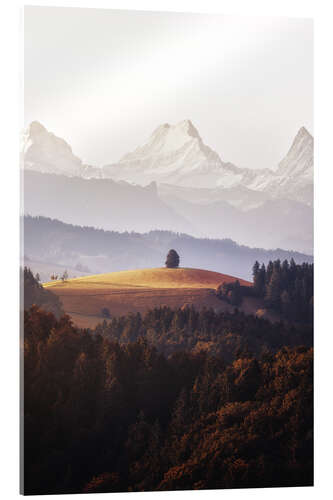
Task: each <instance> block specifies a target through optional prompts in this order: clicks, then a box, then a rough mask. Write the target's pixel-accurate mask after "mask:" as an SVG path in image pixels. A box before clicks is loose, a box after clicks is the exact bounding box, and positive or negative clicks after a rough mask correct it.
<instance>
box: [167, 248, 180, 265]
mask: <svg viewBox="0 0 333 500" xmlns="http://www.w3.org/2000/svg"><path fill="white" fill-rule="evenodd" d="M165 265H166V267H171V268H175V267H178V266H179V255H178V253H177V252H176V250H173V249H171V250H169V253H168V255H167V258H166V261H165Z"/></svg>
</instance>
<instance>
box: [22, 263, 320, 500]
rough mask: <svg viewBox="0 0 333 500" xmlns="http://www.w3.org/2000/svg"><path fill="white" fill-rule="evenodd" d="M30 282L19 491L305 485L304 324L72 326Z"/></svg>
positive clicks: (186, 320) (201, 314) (160, 314)
mask: <svg viewBox="0 0 333 500" xmlns="http://www.w3.org/2000/svg"><path fill="white" fill-rule="evenodd" d="M24 279H25V290H26V293H27V296H26V297H25V299H26V303H25V313H24V364H23V369H24V490H25V491H24V492H25V494H28V495H29V494H30V495H33V494H61V493H82V492H83V493H98V492H117V491H124V492H125V491H160V490H184V489H204V488H207V489H212V488H241V487H244V488H250V487H274V486H307V485H312V484H313V367H312V365H313V349H312V326H311V325H297V324H294V323H287V322H286V323H283V322H278V323H274V324H273V323H271V322H269V321H267V320H264V319H261V318H257V317H255V316H253V315H245V314H243V313H241V312H239V311H237V309H235V311H234V312H233V313H230V312H229V313H216V312H214V311H213V310H212V309H207V310H201V311H198V310H196V309H194V308H193V307H186V308H182V309H175V310H173V309H170V308H168V307H160V308H156V309H153V310H151V311H149V312H147V313H146V314H145V315H140V314H139V313H137V314H128V315H126V316H123V317H120V318H112V319H111V320H110V321H108V322H107V321H106V320H105V321H104V322H103V323H102V324H100V325H99V326H97V327H96V328H95V329H94V330H90V329H80V328H77V327H75V326H74V325H73V323H72V321H71V319H70V317H69V316H67V315H64V314H60V316H58V317H57V316H56V315H55V314H54V313H53V312H48V311H46V310H45V309H44V306H49V305H51V306H52V307H54V305H55V303H54V302H53V301H52V296H53V293H52V292H51V291H49V290H43V288H42V287H41V286H40V284H39V283H38V281H37V280H36V278H35V277H34V276H33V274H32V273H31V271H30V270H28V269H25V270H24ZM44 292H45V293H46V292H47V293H46V294H44ZM36 301H38V302H41V307H38V306H37V305H32V306H31V307H30V303H31V302H33V303H35V302H36ZM57 312H59V311H58V310H57Z"/></svg>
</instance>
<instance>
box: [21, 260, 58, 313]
mask: <svg viewBox="0 0 333 500" xmlns="http://www.w3.org/2000/svg"><path fill="white" fill-rule="evenodd" d="M21 283H22V284H23V290H22V291H23V297H24V309H28V308H30V307H31V306H32V305H34V304H37V305H38V306H41V307H42V308H43V309H44V310H45V311H49V312H53V313H54V314H55V316H56V317H57V318H59V317H60V316H62V315H63V314H64V311H63V308H62V304H61V301H60V299H59V297H57V295H55V294H54V293H52V292H50V291H49V290H46V289H45V288H43V285H42V284H41V283H40V278H39V275H38V274H36V276H34V275H33V273H32V271H31V269H29V268H28V267H24V269H23V270H22V269H21Z"/></svg>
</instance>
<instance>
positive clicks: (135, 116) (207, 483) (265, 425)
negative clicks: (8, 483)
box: [21, 7, 313, 495]
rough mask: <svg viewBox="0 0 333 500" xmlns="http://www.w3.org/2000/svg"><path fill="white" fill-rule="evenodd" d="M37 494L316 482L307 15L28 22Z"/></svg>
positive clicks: (29, 345) (28, 463) (32, 470)
mask: <svg viewBox="0 0 333 500" xmlns="http://www.w3.org/2000/svg"><path fill="white" fill-rule="evenodd" d="M24 47H25V54H24V69H25V71H24V88H25V99H24V117H25V124H24V127H25V130H24V132H23V134H22V144H23V145H22V158H23V161H22V183H23V187H24V204H23V210H22V224H23V227H24V240H23V242H22V243H23V247H24V251H23V253H22V262H23V263H22V274H21V275H22V287H23V289H24V303H22V309H23V308H24V322H23V323H24V328H23V329H22V335H23V337H24V363H22V374H24V384H22V398H23V408H24V417H23V419H22V425H23V426H24V433H23V432H22V435H21V438H22V441H21V444H22V460H23V466H22V485H21V488H22V492H23V493H25V494H28V495H31V494H61V493H98V492H130V491H166V490H192V489H212V488H214V489H228V488H249V487H251V488H252V487H257V488H264V487H280V486H311V485H312V484H313V399H312V398H313V395H312V384H313V379H312V355H313V350H312V346H313V136H312V134H313V123H312V104H313V103H312V101H313V99H312V92H313V91H312V82H313V67H312V51H313V39H312V21H311V20H309V19H295V18H293V19H288V18H277V17H275V18H263V17H261V18H256V17H226V16H222V15H203V14H179V13H162V12H135V11H120V10H118V11H116V10H98V9H77V8H51V7H27V8H25V23H24Z"/></svg>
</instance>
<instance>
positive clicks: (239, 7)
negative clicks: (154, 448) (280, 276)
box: [0, 0, 333, 500]
mask: <svg viewBox="0 0 333 500" xmlns="http://www.w3.org/2000/svg"><path fill="white" fill-rule="evenodd" d="M26 3H27V4H28V5H43V6H48V5H49V6H66V7H67V6H72V7H92V8H118V9H129V10H133V9H135V10H155V11H156V10H157V11H176V12H207V13H208V12H212V13H221V14H238V15H268V16H270V15H275V16H276V15H279V16H288V17H313V18H314V19H315V132H314V135H315V172H316V174H315V181H316V188H315V220H316V222H315V267H316V272H315V387H316V392H315V408H316V418H315V443H316V446H315V483H316V484H315V487H314V488H290V489H270V490H267V489H262V490H219V491H200V492H172V493H143V494H141V493H136V494H134V495H135V498H138V499H139V498H142V496H144V498H148V495H149V496H150V497H155V496H156V495H160V496H161V498H162V495H163V496H164V497H165V496H167V497H168V498H176V497H177V498H190V497H191V498H192V497H193V496H196V497H197V498H198V497H200V496H201V498H202V499H203V498H205V499H206V498H210V499H213V498H219V497H220V495H223V496H224V497H225V498H239V497H240V498H256V499H261V498H263V499H264V498H267V496H268V495H269V497H271V498H272V499H274V498H279V499H280V498H281V496H282V495H283V497H284V498H293V499H297V498H300V499H302V500H304V499H307V498H314V497H316V498H329V496H330V495H329V493H330V492H332V491H333V485H332V481H333V474H332V452H333V446H332V445H333V442H332V428H333V421H332V408H333V404H332V391H331V383H332V380H333V375H332V365H333V363H332V360H333V348H332V347H333V341H332V338H333V332H332V327H331V324H332V315H331V309H332V305H331V293H330V288H331V286H332V285H331V283H332V264H331V262H332V260H333V258H332V257H333V252H332V223H331V218H332V217H331V213H332V201H331V200H332V190H333V161H332V160H333V158H332V150H333V140H332V139H333V135H332V134H333V132H332V124H331V122H332V120H333V105H332V93H333V77H332V54H331V52H332V47H333V36H332V32H333V28H332V18H333V16H332V13H333V12H332V11H333V8H332V7H331V2H330V1H326V0H313V1H312V0H311V1H310V0H216V1H213V0H211V1H210V0H191V1H189V0H187V1H185V0H183V1H182V0H176V1H174V0H154V1H147V0H146V1H145V0H136V1H129V0H118V1H116V0H108V1H106V0H105V1H101V0H95V1H91V0H89V1H76V2H75V1H68V2H64V1H63V2H58V1H49V2H48V1H42V0H40V1H39V2H26ZM22 5H24V2H22V1H18V0H17V1H15V0H14V1H11V2H7V5H5V6H4V5H3V6H2V7H1V16H0V20H1V29H0V36H1V43H0V47H1V51H2V54H1V55H2V57H1V59H0V61H1V69H2V72H1V73H2V74H1V78H0V82H1V83H0V85H1V92H0V96H1V100H2V102H1V107H0V109H1V118H0V137H1V142H0V147H1V149H0V151H1V154H0V158H1V166H0V168H1V170H0V178H1V183H0V185H1V187H2V190H1V196H0V203H1V206H0V207H1V210H0V214H1V226H0V227H1V233H0V234H1V236H2V238H1V241H2V243H1V246H0V248H1V264H2V269H1V271H2V272H1V282H2V286H1V287H0V293H1V302H0V304H1V305H2V307H1V340H2V344H1V354H2V355H1V362H0V367H1V372H0V380H1V383H2V391H1V423H0V429H1V441H0V443H1V445H0V450H1V452H0V453H1V462H0V471H1V478H2V481H1V495H2V497H3V498H6V499H12V498H17V497H18V496H19V494H18V488H19V481H18V479H19V473H18V465H19V439H18V430H19V396H18V386H19V358H18V344H19V342H18V338H19V335H18V329H19V318H18V290H19V276H18V262H19V223H18V216H19V209H18V207H19V174H18V162H19V155H18V148H19V141H18V131H19V129H20V128H21V126H22V119H21V110H22V102H20V96H21V91H20V86H19V71H20V70H19V68H20V67H21V64H20V62H19V61H20V51H21V42H20V40H19V17H20V8H21V9H22ZM132 495H133V494H132ZM63 497H64V498H67V497H68V495H64V496H63ZM81 497H82V498H87V497H86V496H85V497H83V496H82V495H78V498H81ZM116 497H117V498H120V496H119V494H117V495H116V494H114V495H113V498H116ZM31 498H37V497H31ZM89 498H99V499H100V498H104V497H101V496H96V495H91V496H89ZM122 498H123V497H122ZM126 498H127V497H126Z"/></svg>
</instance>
